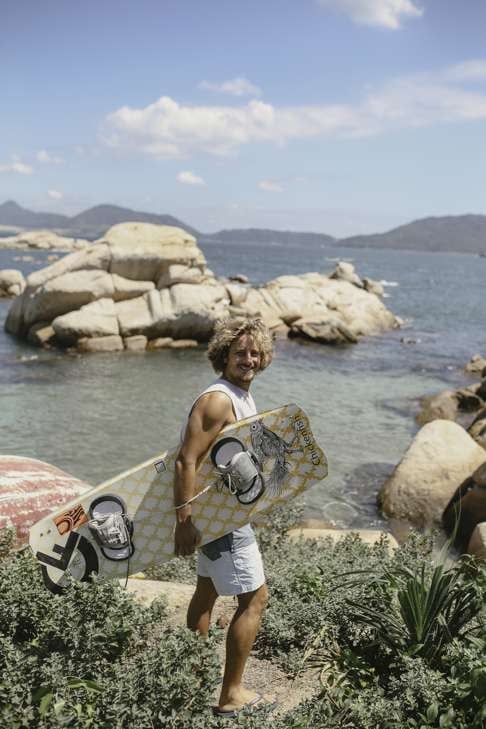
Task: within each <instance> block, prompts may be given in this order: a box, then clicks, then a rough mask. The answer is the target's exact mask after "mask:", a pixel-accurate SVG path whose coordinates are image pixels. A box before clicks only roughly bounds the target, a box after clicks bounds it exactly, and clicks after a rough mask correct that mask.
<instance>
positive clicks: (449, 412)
mask: <svg viewBox="0 0 486 729" xmlns="http://www.w3.org/2000/svg"><path fill="white" fill-rule="evenodd" d="M420 405H421V410H420V412H419V413H418V415H417V417H416V420H417V423H419V424H420V425H425V424H426V423H430V422H432V420H455V419H456V417H457V410H458V400H457V397H456V393H455V392H454V391H453V390H444V391H443V392H440V393H439V394H438V395H432V396H431V397H422V398H420Z"/></svg>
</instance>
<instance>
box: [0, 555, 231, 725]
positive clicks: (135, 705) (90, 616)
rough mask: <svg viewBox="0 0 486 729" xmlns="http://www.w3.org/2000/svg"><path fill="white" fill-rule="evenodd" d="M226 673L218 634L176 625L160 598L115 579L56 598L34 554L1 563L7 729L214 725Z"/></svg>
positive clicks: (76, 586)
mask: <svg viewBox="0 0 486 729" xmlns="http://www.w3.org/2000/svg"><path fill="white" fill-rule="evenodd" d="M218 675H219V665H218V661H217V659H216V653H215V637H214V636H213V637H212V638H211V639H210V640H209V641H207V642H206V641H203V640H201V639H200V638H199V637H198V636H197V635H195V634H193V633H191V632H190V631H188V630H186V629H185V628H180V629H178V630H175V629H172V628H170V627H169V626H168V624H167V621H166V608H165V606H164V605H163V603H161V602H160V601H157V602H155V603H153V604H152V606H151V607H150V608H146V607H143V606H141V605H138V604H137V603H135V601H134V600H133V598H132V596H131V595H130V594H129V593H127V592H126V591H124V590H123V589H122V588H121V587H120V586H119V585H118V583H117V582H108V581H107V582H104V581H95V582H94V583H93V584H87V583H73V584H71V585H70V587H69V588H68V590H67V591H66V593H65V594H64V595H62V596H55V595H52V594H51V593H50V592H48V590H46V588H45V587H44V585H43V583H42V580H41V577H40V571H39V569H38V565H37V563H36V562H35V560H34V559H33V557H32V556H31V555H30V554H29V553H25V554H21V555H18V556H16V557H11V558H10V559H5V560H4V561H3V562H2V563H1V565H0V676H1V679H0V681H1V682H0V726H2V727H8V728H9V729H10V728H11V729H17V728H21V727H28V728H31V727H32V728H34V727H35V728H36V729H37V728H38V727H49V728H50V727H61V726H62V727H64V726H72V727H118V728H119V729H122V728H124V727H127V728H128V727H133V726H134V725H136V726H137V728H139V729H145V727H146V728H147V729H149V728H150V729H152V728H153V727H162V726H163V727H172V726H174V727H176V726H177V727H181V728H182V727H186V726H187V727H189V726H196V724H195V722H194V721H193V715H194V714H196V715H199V714H201V715H202V714H203V713H206V714H207V716H206V719H207V720H208V721H206V725H207V726H210V722H211V721H212V717H211V716H209V713H208V706H209V705H210V703H211V692H212V690H213V689H214V687H215V686H216V683H217V681H218ZM201 726H202V725H201Z"/></svg>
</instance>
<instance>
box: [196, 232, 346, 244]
mask: <svg viewBox="0 0 486 729" xmlns="http://www.w3.org/2000/svg"><path fill="white" fill-rule="evenodd" d="M204 239H206V240H218V241H222V242H226V243H267V244H268V243H283V244H284V245H291V244H293V245H299V244H301V243H315V244H323V245H329V244H331V243H334V242H335V238H333V237H332V236H330V235H326V234H325V233H299V232H294V231H292V230H268V229H267V228H235V229H234V230H220V231H219V232H218V233H211V234H210V235H203V240H204Z"/></svg>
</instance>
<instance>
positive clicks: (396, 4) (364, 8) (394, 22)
mask: <svg viewBox="0 0 486 729" xmlns="http://www.w3.org/2000/svg"><path fill="white" fill-rule="evenodd" d="M318 2H319V5H322V6H323V7H325V8H334V9H336V10H339V11H341V12H343V13H345V14H346V15H348V16H349V17H350V18H351V20H353V21H354V22H355V23H359V24H360V25H374V26H378V27H381V28H389V29H391V30H396V29H397V28H399V27H400V25H401V21H402V20H407V19H408V18H419V17H421V16H422V15H423V10H422V9H421V8H420V7H419V6H418V5H417V3H416V2H415V0H318Z"/></svg>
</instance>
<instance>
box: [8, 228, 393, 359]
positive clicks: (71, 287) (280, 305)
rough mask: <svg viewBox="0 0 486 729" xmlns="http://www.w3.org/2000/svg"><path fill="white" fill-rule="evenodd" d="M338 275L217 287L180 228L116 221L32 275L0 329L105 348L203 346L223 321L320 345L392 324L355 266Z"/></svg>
mask: <svg viewBox="0 0 486 729" xmlns="http://www.w3.org/2000/svg"><path fill="white" fill-rule="evenodd" d="M351 268H352V267H351ZM337 273H338V274H339V275H337V274H336V277H335V278H332V279H331V278H328V277H327V276H325V275H323V274H319V273H308V274H303V275H301V276H292V275H289V276H280V277H278V278H276V279H274V280H273V281H270V282H269V283H268V284H266V285H265V286H261V287H259V288H251V287H249V286H244V285H243V286H242V285H241V284H238V283H235V282H228V281H227V280H226V281H219V280H217V279H216V278H215V277H214V274H213V273H212V272H211V271H210V270H208V269H207V267H206V261H205V258H204V256H203V254H202V252H201V250H200V249H199V248H198V246H197V244H196V240H195V238H194V237H193V236H192V235H190V234H189V233H186V232H185V231H184V230H182V229H180V228H175V227H170V226H160V225H151V224H147V223H122V224H119V225H115V226H113V227H112V228H110V230H108V231H107V233H106V234H105V235H104V236H103V238H102V239H100V240H99V241H96V242H95V243H94V244H92V245H91V246H90V247H89V248H86V249H85V250H80V251H76V252H73V253H71V254H70V255H68V256H66V257H65V258H63V259H61V260H59V261H56V262H55V263H53V264H52V265H50V266H48V267H46V268H44V269H42V270H40V271H36V272H34V273H32V274H31V275H30V276H29V277H28V279H27V285H26V288H25V291H24V292H23V294H22V295H21V296H19V297H17V298H16V299H15V300H14V302H13V304H12V306H11V307H10V310H9V312H8V315H7V319H6V322H5V328H6V330H7V331H8V332H10V333H11V334H14V335H17V336H21V337H28V338H29V340H30V341H31V342H33V343H35V344H39V345H40V346H52V344H55V343H57V344H60V345H61V346H72V345H73V344H76V346H78V348H79V349H80V350H82V351H92V350H93V349H96V350H98V348H99V347H101V348H102V349H103V351H106V349H107V348H108V349H109V348H110V347H114V348H115V349H118V348H119V347H120V346H121V344H120V337H121V338H123V339H125V340H126V339H129V338H131V337H134V336H142V337H146V338H147V339H148V340H155V339H161V338H167V337H170V338H174V339H176V340H180V339H190V340H192V341H198V342H201V341H206V340H207V339H209V337H210V336H211V334H212V332H213V330H214V325H215V322H216V321H217V320H218V319H221V318H224V317H226V316H228V315H233V316H236V315H241V316H245V315H246V316H261V317H262V318H263V319H264V321H265V323H266V324H267V325H268V326H269V327H270V328H271V329H272V330H273V332H274V333H275V334H276V335H280V336H285V335H287V334H288V333H289V327H292V330H291V331H290V334H291V335H292V336H300V337H306V338H311V339H313V340H314V341H316V342H325V343H331V342H332V343H336V342H356V341H358V339H359V338H360V337H361V336H364V335H368V334H375V333H378V332H381V331H384V330H385V329H389V328H391V327H395V326H397V325H398V320H397V319H396V318H395V317H394V316H393V315H392V314H391V313H390V312H389V311H388V310H387V309H386V308H385V307H384V305H383V304H382V303H381V301H380V300H379V299H378V297H377V296H375V295H374V294H371V293H368V292H367V291H366V290H365V289H364V288H363V285H362V282H361V281H360V280H359V281H356V280H355V277H356V274H354V269H353V271H351V270H350V269H349V266H348V265H347V264H343V266H341V268H338V269H337ZM99 301H102V302H103V303H101V304H100V305H99V306H95V304H96V303H97V302H99ZM53 333H54V334H55V337H54V336H53ZM90 338H91V339H93V340H96V342H94V341H93V345H92V346H91V345H89V344H88V343H87V340H89V339H90Z"/></svg>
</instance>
